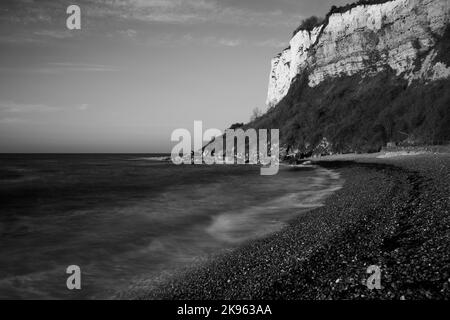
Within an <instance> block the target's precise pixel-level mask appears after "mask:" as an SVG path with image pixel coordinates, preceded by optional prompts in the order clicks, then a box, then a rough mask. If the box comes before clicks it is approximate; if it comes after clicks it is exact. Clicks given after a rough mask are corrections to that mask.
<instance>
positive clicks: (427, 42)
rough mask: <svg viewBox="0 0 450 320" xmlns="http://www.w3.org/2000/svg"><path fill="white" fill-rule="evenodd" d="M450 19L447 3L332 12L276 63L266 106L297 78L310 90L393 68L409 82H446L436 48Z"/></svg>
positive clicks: (397, 1) (407, 0)
mask: <svg viewBox="0 0 450 320" xmlns="http://www.w3.org/2000/svg"><path fill="white" fill-rule="evenodd" d="M449 20H450V1H449V0H393V1H388V2H385V3H382V4H374V5H359V6H356V7H354V8H352V9H350V10H348V11H346V12H343V13H333V14H330V15H329V16H328V17H327V19H326V20H325V22H324V23H323V24H322V25H320V26H318V27H316V28H314V29H313V30H312V31H306V30H302V31H299V32H298V33H297V34H295V35H294V37H293V38H292V39H291V41H290V46H289V48H287V49H285V50H284V51H283V52H281V53H280V54H279V55H277V56H276V57H275V58H274V59H272V69H271V73H270V81H269V90H268V96H267V104H268V105H269V106H270V107H273V106H275V105H277V104H278V103H279V102H280V101H281V100H282V99H283V98H284V97H285V96H286V95H287V93H288V91H289V89H290V88H291V86H292V84H293V81H295V79H296V78H297V77H298V76H307V84H308V86H309V87H311V88H312V87H316V86H318V85H319V84H321V83H322V82H323V81H324V80H326V79H332V78H336V77H342V76H352V75H355V74H359V75H361V76H362V77H370V76H375V75H377V74H378V73H380V72H382V71H385V70H393V71H394V72H395V74H396V75H397V76H400V77H402V78H403V79H405V80H406V81H407V82H408V84H411V83H412V82H413V81H414V80H422V81H423V82H429V81H434V80H439V79H446V78H448V77H449V76H450V67H449V66H448V65H446V64H445V63H444V62H442V61H438V60H437V55H438V52H437V50H436V46H437V44H438V43H439V41H440V39H441V38H442V37H443V35H444V33H445V31H446V28H447V26H448V24H449Z"/></svg>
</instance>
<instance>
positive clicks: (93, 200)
mask: <svg viewBox="0 0 450 320" xmlns="http://www.w3.org/2000/svg"><path fill="white" fill-rule="evenodd" d="M166 157H167V155H164V154H0V299H110V298H115V297H122V296H123V294H124V293H126V292H130V291H133V290H145V288H151V286H152V285H157V284H158V283H161V282H162V281H164V280H165V279H168V278H170V277H171V276H172V275H173V274H175V273H177V272H180V270H184V269H186V268H192V267H195V266H196V265H198V264H200V263H203V262H204V261H207V259H210V258H211V257H214V256H215V255H220V254H223V253H225V252H229V251H232V250H234V249H235V248H237V247H239V246H242V245H244V244H245V243H247V242H249V241H254V240H256V239H260V238H263V237H267V236H268V235H270V234H272V233H274V232H277V231H280V230H282V229H283V227H285V226H286V225H287V224H288V223H289V221H291V220H292V219H294V218H295V217H298V216H299V215H301V214H303V213H304V212H306V211H308V210H311V209H313V208H317V207H320V206H322V205H323V203H324V201H325V199H326V198H327V197H328V196H329V195H331V194H332V193H333V192H335V191H336V190H338V189H339V188H341V186H342V184H343V180H342V178H341V177H340V175H339V174H338V173H337V172H334V171H332V170H328V169H325V168H321V167H318V166H289V165H283V166H281V167H280V171H279V173H278V174H277V175H274V176H261V175H260V168H259V167H258V166H252V165H214V166H207V165H188V164H187V165H180V166H176V165H174V164H172V163H171V162H169V161H167V159H166ZM73 265H75V266H78V267H79V268H80V271H81V272H80V273H81V279H80V280H81V281H80V282H81V289H80V290H69V289H68V287H67V284H66V282H67V279H68V277H69V276H71V274H70V273H67V272H66V271H67V267H68V266H73Z"/></svg>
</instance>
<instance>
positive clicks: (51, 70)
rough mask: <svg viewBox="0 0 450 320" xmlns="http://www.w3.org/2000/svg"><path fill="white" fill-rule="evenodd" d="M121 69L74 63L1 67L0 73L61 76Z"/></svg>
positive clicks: (102, 65)
mask: <svg viewBox="0 0 450 320" xmlns="http://www.w3.org/2000/svg"><path fill="white" fill-rule="evenodd" d="M117 71H120V69H118V68H116V67H114V66H109V65H104V64H89V63H73V62H49V63H46V64H44V65H42V66H32V67H28V68H25V67H17V68H12V67H0V72H21V73H42V74H61V73H65V72H117Z"/></svg>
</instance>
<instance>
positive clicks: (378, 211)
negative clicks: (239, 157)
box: [135, 153, 450, 300]
mask: <svg viewBox="0 0 450 320" xmlns="http://www.w3.org/2000/svg"><path fill="white" fill-rule="evenodd" d="M312 160H313V164H315V165H319V166H322V167H325V168H330V169H333V170H336V171H338V172H339V173H340V174H341V175H342V177H343V178H344V179H345V183H344V187H343V188H342V189H341V190H339V191H337V192H336V193H334V194H333V195H332V196H330V197H329V198H328V199H327V200H326V202H325V205H324V206H323V207H320V208H316V209H314V210H311V211H309V212H306V213H303V214H301V215H300V216H298V217H297V218H294V219H293V220H292V221H291V222H290V223H289V225H288V226H287V227H285V228H284V229H283V230H281V231H279V232H277V233H274V234H272V235H270V236H268V237H266V238H263V239H259V240H255V241H252V242H249V243H247V244H245V245H243V246H241V247H239V248H238V249H235V250H233V251H231V252H228V253H223V254H220V255H218V256H216V257H213V258H212V259H209V260H208V261H206V262H204V263H203V264H202V265H201V266H199V267H196V268H193V269H190V270H188V271H184V272H180V273H179V274H176V275H175V276H172V277H170V278H169V279H166V280H165V281H163V282H161V283H159V284H158V285H156V286H152V287H151V288H148V290H144V291H142V292H140V293H139V294H138V295H137V296H136V297H135V298H138V299H170V300H173V299H200V300H204V299H212V300H216V299H279V300H297V299H302V300H303V299H306V300H328V299H333V300H334V299H398V300H408V299H448V298H450V217H449V210H450V205H449V202H450V184H449V179H450V154H449V153H424V154H414V155H410V156H405V155H399V156H388V157H380V156H377V155H368V156H367V155H365V156H364V155H361V156H360V155H349V156H345V157H329V158H321V159H312ZM373 265H375V266H378V267H379V268H380V270H381V289H374V290H370V289H369V288H368V287H367V279H368V277H369V276H370V274H368V273H367V268H368V267H369V266H373Z"/></svg>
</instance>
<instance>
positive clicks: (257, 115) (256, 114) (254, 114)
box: [250, 107, 263, 122]
mask: <svg viewBox="0 0 450 320" xmlns="http://www.w3.org/2000/svg"><path fill="white" fill-rule="evenodd" d="M262 115H263V112H262V111H261V109H260V108H258V107H256V108H254V109H253V111H252V116H251V117H250V122H253V121H255V120H256V119H258V118H260V117H261V116H262Z"/></svg>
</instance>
